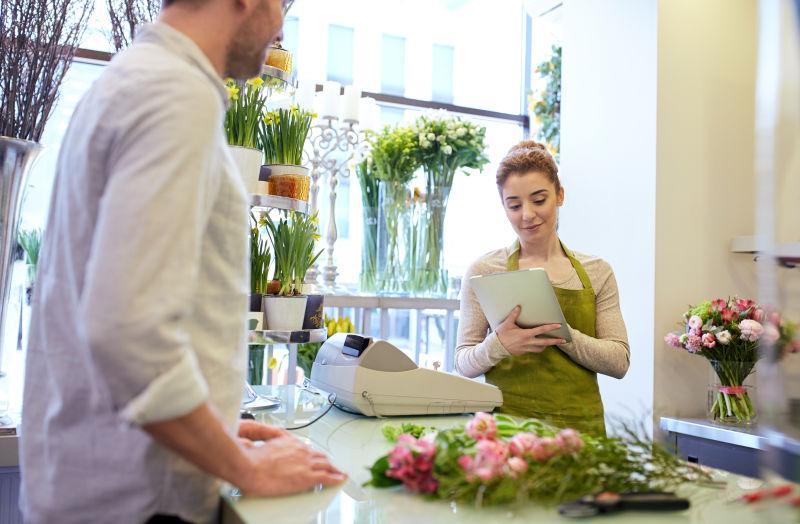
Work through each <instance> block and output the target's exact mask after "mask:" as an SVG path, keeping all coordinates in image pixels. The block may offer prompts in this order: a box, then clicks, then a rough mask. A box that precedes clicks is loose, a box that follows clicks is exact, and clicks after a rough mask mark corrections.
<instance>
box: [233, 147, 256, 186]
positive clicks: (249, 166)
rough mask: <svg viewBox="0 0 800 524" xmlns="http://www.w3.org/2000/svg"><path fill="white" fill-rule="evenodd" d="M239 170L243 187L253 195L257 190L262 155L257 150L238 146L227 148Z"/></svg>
mask: <svg viewBox="0 0 800 524" xmlns="http://www.w3.org/2000/svg"><path fill="white" fill-rule="evenodd" d="M228 147H229V149H230V152H231V156H232V157H233V161H234V162H236V166H237V167H238V168H239V173H240V174H241V176H242V180H243V181H244V187H245V189H247V192H248V193H249V194H254V193H255V192H256V190H257V188H258V176H259V173H260V172H261V161H262V158H263V155H262V153H261V151H259V150H258V149H252V148H249V147H240V146H228Z"/></svg>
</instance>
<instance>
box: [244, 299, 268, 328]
mask: <svg viewBox="0 0 800 524" xmlns="http://www.w3.org/2000/svg"><path fill="white" fill-rule="evenodd" d="M247 327H248V329H250V330H251V331H262V330H263V329H265V328H264V295H261V294H259V293H252V294H251V295H250V312H249V313H248V314H247Z"/></svg>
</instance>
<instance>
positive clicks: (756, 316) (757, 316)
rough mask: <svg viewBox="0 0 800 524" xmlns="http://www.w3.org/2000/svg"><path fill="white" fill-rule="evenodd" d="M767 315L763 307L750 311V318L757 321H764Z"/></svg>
mask: <svg viewBox="0 0 800 524" xmlns="http://www.w3.org/2000/svg"><path fill="white" fill-rule="evenodd" d="M766 317H767V314H766V312H764V310H763V309H761V308H757V309H753V311H751V312H750V318H752V319H753V320H755V321H756V322H764V319H765V318H766Z"/></svg>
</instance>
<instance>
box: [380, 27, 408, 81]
mask: <svg viewBox="0 0 800 524" xmlns="http://www.w3.org/2000/svg"><path fill="white" fill-rule="evenodd" d="M381 91H382V92H383V93H386V94H389V95H398V96H403V95H404V94H405V92H406V39H405V38H403V37H400V36H389V35H383V43H382V46H381Z"/></svg>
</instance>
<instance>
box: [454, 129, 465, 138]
mask: <svg viewBox="0 0 800 524" xmlns="http://www.w3.org/2000/svg"><path fill="white" fill-rule="evenodd" d="M466 134H467V130H466V129H464V128H463V127H459V128H458V129H457V130H456V136H458V137H461V136H464V135H466Z"/></svg>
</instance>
